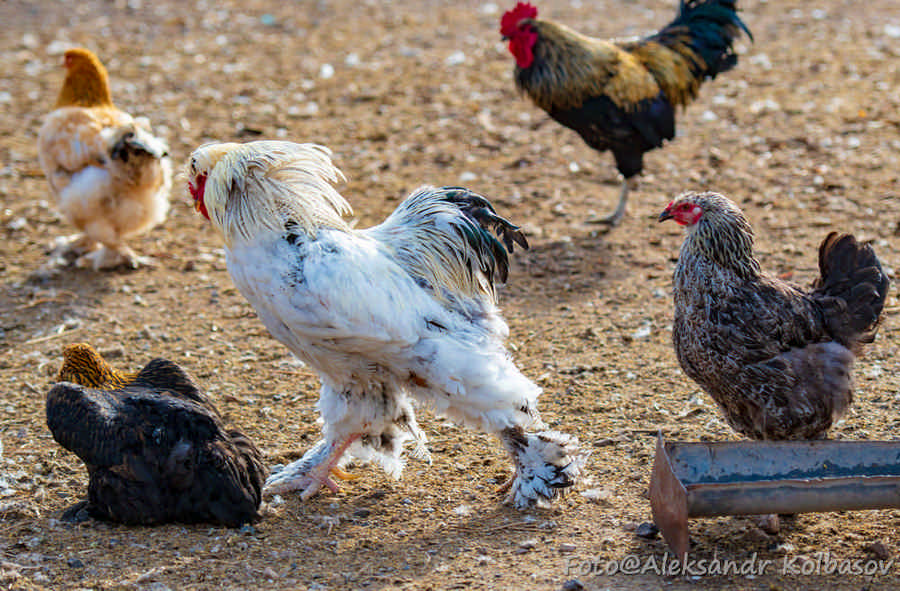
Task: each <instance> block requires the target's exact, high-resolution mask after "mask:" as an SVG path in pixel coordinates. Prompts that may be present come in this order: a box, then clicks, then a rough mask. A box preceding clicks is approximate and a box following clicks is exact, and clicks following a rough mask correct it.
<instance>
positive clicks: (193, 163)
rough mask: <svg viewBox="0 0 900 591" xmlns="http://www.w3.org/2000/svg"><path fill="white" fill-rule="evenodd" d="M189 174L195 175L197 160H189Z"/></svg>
mask: <svg viewBox="0 0 900 591" xmlns="http://www.w3.org/2000/svg"><path fill="white" fill-rule="evenodd" d="M191 174H197V159H196V158H191Z"/></svg>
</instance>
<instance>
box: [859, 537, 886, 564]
mask: <svg viewBox="0 0 900 591" xmlns="http://www.w3.org/2000/svg"><path fill="white" fill-rule="evenodd" d="M863 549H864V550H865V551H866V552H869V553H871V554H873V555H874V556H875V558H878V559H881V560H887V559H888V558H890V557H891V551H890V550H888V547H887V546H885V545H884V542H882V541H881V540H876V541H874V542H872V543H871V544H866V545H865V546H864V548H863Z"/></svg>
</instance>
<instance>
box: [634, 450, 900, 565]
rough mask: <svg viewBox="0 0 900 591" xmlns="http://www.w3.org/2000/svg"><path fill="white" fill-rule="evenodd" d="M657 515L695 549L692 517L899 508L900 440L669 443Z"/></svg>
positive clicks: (660, 466)
mask: <svg viewBox="0 0 900 591" xmlns="http://www.w3.org/2000/svg"><path fill="white" fill-rule="evenodd" d="M650 505H651V507H652V509H653V521H654V522H655V523H656V525H657V527H659V529H660V531H661V532H662V534H663V537H664V538H665V540H666V542H667V543H668V544H669V547H670V548H671V549H672V551H673V552H674V553H675V554H676V555H678V556H679V557H681V558H684V556H685V554H686V553H687V551H688V545H689V536H688V518H690V517H711V516H715V515H753V514H770V513H811V512H821V511H839V510H858V509H885V508H891V507H900V441H828V440H822V441H777V442H776V441H739V442H718V443H694V442H691V443H686V442H666V441H664V440H663V437H662V434H660V435H659V436H658V438H657V441H656V459H655V461H654V463H653V475H652V477H651V479H650Z"/></svg>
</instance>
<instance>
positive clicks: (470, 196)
mask: <svg viewBox="0 0 900 591" xmlns="http://www.w3.org/2000/svg"><path fill="white" fill-rule="evenodd" d="M440 190H441V191H444V192H445V194H444V199H445V200H446V201H449V202H450V203H453V204H454V205H456V206H457V207H458V208H459V210H460V211H461V212H462V213H463V215H465V216H466V217H467V218H468V219H469V220H471V221H472V222H474V224H473V226H475V228H477V230H476V231H475V232H473V233H470V234H469V233H467V235H466V239H467V240H468V241H469V242H470V243H471V244H472V245H473V246H474V247H475V248H476V250H478V251H482V250H483V249H485V248H487V249H489V250H490V251H491V254H492V257H491V260H493V261H495V262H496V263H497V274H498V278H499V280H500V282H501V283H503V282H505V281H506V279H507V277H508V275H509V258H508V257H507V255H506V252H504V251H503V247H504V246H505V247H506V250H507V251H509V252H513V247H514V244H518V245H519V246H520V247H522V248H523V249H528V241H527V240H526V239H525V235H524V234H523V233H522V231H521V230H520V229H519V226H515V225H513V224H511V223H510V222H509V221H507V220H506V219H504V218H502V217H500V216H498V215H497V213H496V212H495V211H494V207H493V206H492V205H491V203H490V202H489V201H488V200H487V199H485V198H484V197H482V196H481V195H478V194H477V193H473V192H472V191H469V190H468V189H465V188H463V187H442V188H441V189H440ZM473 229H474V228H473ZM492 231H493V232H494V233H495V234H496V235H497V237H498V238H499V239H500V240H502V241H503V244H502V245H501V243H500V241H499V240H497V238H494V236H493V235H491V233H490V232H492ZM485 271H486V272H487V273H488V279H489V280H491V282H492V283H493V281H492V280H493V269H492V268H486V269H485Z"/></svg>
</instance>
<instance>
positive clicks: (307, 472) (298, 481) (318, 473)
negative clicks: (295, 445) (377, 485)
mask: <svg viewBox="0 0 900 591" xmlns="http://www.w3.org/2000/svg"><path fill="white" fill-rule="evenodd" d="M358 438H359V434H355V435H351V436H350V437H348V438H347V439H345V440H344V441H340V442H339V441H328V440H327V439H323V440H321V441H319V442H318V443H317V444H316V445H314V446H313V447H312V449H310V450H309V451H308V452H306V453H305V454H303V457H302V458H300V459H299V460H297V461H296V462H291V463H290V464H288V465H287V466H285V467H284V468H282V469H281V471H279V472H278V473H276V474H272V475H271V476H269V478H268V480H266V486H265V488H264V489H263V493H264V494H267V495H274V494H279V493H284V492H288V491H292V490H302V491H303V492H301V493H300V498H301V499H303V500H304V501H305V500H307V499H309V498H310V497H311V496H313V495H314V494H316V493H317V492H319V489H320V488H322V487H323V486H326V487H328V489H329V490H330V491H331V492H338V491H339V490H340V487H339V486H338V485H337V484H335V482H334V481H333V480H332V479H331V477H330V476H329V474H334V475H335V476H337V477H338V478H342V476H343V475H344V474H346V473H345V472H343V471H342V470H340V469H338V471H337V472H335V468H336V466H337V464H338V462H339V461H340V460H341V456H343V455H344V452H345V451H346V450H347V448H348V447H349V446H350V444H351V443H353V442H354V441H355V440H356V439H358Z"/></svg>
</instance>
